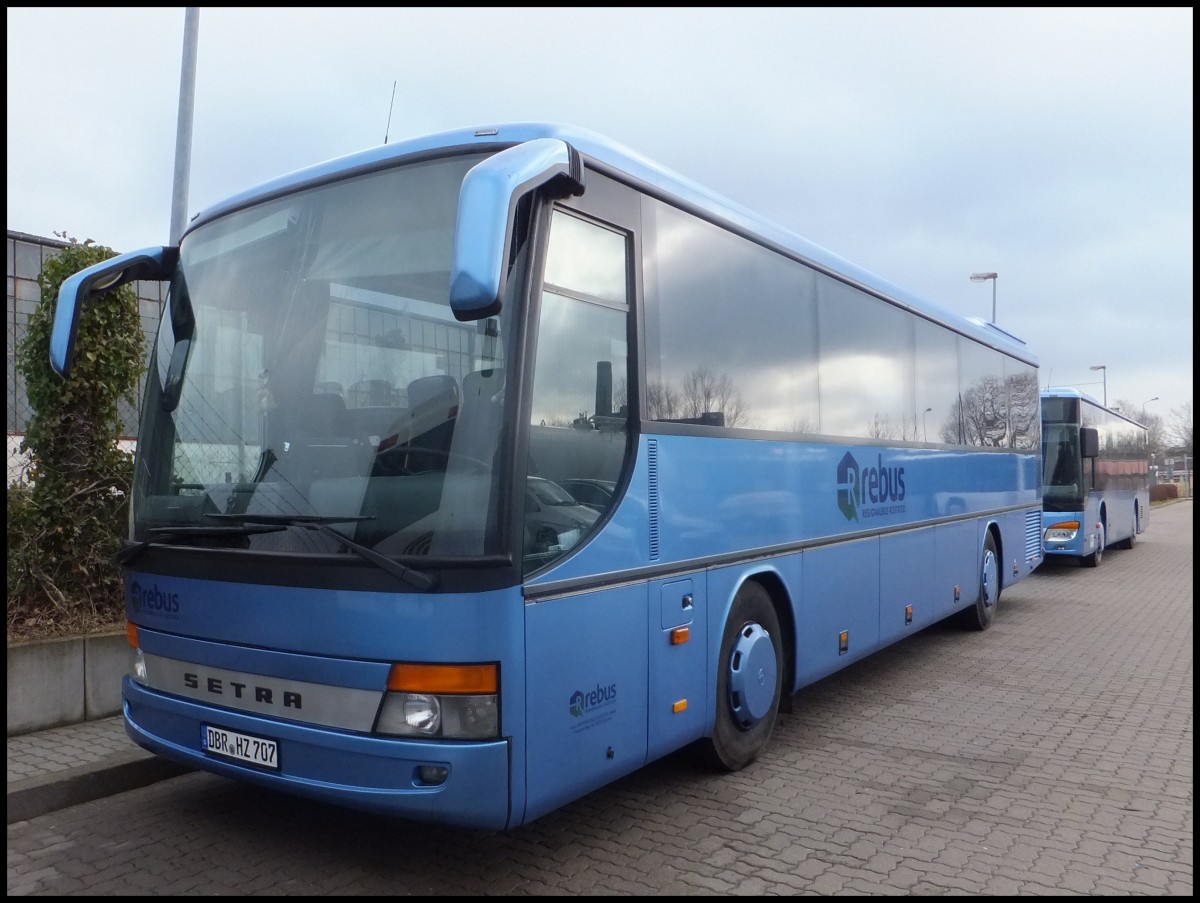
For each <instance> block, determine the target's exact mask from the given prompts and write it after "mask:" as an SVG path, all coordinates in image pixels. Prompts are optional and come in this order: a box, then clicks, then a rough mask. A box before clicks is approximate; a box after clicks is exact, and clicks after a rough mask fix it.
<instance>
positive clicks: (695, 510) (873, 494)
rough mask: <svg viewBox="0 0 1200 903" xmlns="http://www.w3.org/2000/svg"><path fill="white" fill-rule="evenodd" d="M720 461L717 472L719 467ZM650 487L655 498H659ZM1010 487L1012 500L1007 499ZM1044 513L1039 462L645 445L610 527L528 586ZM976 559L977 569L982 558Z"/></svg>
mask: <svg viewBox="0 0 1200 903" xmlns="http://www.w3.org/2000/svg"><path fill="white" fill-rule="evenodd" d="M650 443H653V444H654V452H653V454H650V453H649V451H648V445H649V444H650ZM652 457H653V458H656V460H657V466H656V467H655V468H654V472H653V473H651V472H650V471H651V468H650V466H649V465H648V463H647V462H648V460H649V459H650V458H652ZM714 460H718V461H720V462H721V464H720V466H719V467H717V468H714V467H713V465H712V462H713V461H714ZM874 474H879V477H878V479H876V477H875V476H874ZM780 475H782V477H783V478H782V480H780ZM855 480H857V481H859V482H858V485H860V486H861V487H862V489H861V492H860V495H859V496H858V499H857V501H855V497H854V496H853V492H852V489H851V487H852V486H853V485H855V484H854V481H855ZM651 486H656V487H657V492H656V497H657V498H652V490H651ZM1005 486H1012V487H1014V488H1012V489H1002V488H1000V487H1005ZM868 487H870V488H868ZM658 499H661V500H662V501H661V502H660V501H658ZM671 500H674V501H671ZM1040 506H1041V498H1040V495H1039V488H1038V460H1037V456H1036V454H1034V453H1032V452H1031V453H1030V454H1028V455H1012V454H1003V453H996V452H989V451H984V450H980V451H977V452H974V451H966V452H964V451H956V452H954V453H947V452H944V451H940V450H935V449H922V448H887V449H882V450H880V449H875V448H865V447H859V446H847V445H840V444H824V443H815V442H785V441H777V440H771V439H753V440H750V439H747V440H735V439H728V438H709V437H685V436H649V437H647V436H643V437H642V438H641V447H640V448H639V450H638V459H637V464H636V468H635V471H634V474H633V479H632V481H631V485H630V487H629V491H628V493H627V494H626V496H625V497H624V499H623V500H622V502H621V506H620V508H619V509H618V510H617V511H616V512H615V514H614V515H613V518H612V520H611V521H610V522H609V523H608V524H607V525H606V526H605V528H604V530H603V531H602V532H601V533H600V534H599V535H597V536H595V537H593V538H592V540H591V541H590V542H589V543H587V544H586V545H584V546H582V547H581V548H580V549H579V550H578V552H577V553H576V554H575V555H573V556H571V557H570V558H567V559H566V560H564V561H562V562H561V563H559V564H558V565H557V566H555V567H554V568H552V569H551V570H549V571H547V572H545V573H542V574H538V575H537V576H536V577H534V578H532V579H531V580H529V581H528V583H527V586H528V587H529V588H530V589H531V590H534V591H536V590H537V589H538V588H539V587H543V586H546V585H554V584H557V583H560V582H562V581H565V580H572V579H581V578H586V577H588V576H594V575H598V574H599V575H602V574H609V573H611V574H618V573H620V572H623V571H627V570H633V569H636V568H638V567H647V566H652V565H654V564H655V563H658V562H662V563H665V562H677V563H680V565H681V567H680V569H681V570H682V569H686V564H687V562H689V561H693V560H699V559H706V558H719V557H720V556H723V555H736V554H737V553H739V552H742V553H747V552H759V551H771V550H774V551H777V552H780V553H782V552H786V551H793V550H798V549H799V548H801V547H807V546H815V545H818V544H819V545H829V544H832V543H836V542H844V541H848V540H852V539H855V538H858V537H861V536H864V535H869V534H874V533H878V532H890V531H895V530H898V529H902V528H904V527H906V526H909V525H911V526H919V525H928V526H932V525H933V523H934V522H935V521H936V520H938V519H941V518H949V517H962V516H969V515H972V514H981V513H985V512H996V511H1003V510H1004V509H1021V508H1038V509H1039V512H1040ZM1022 516H1023V515H1022ZM1039 517H1040V513H1039ZM980 540H981V537H980ZM655 550H657V554H655ZM1013 551H1014V553H1015V552H1016V550H1015V549H1014V550H1013ZM970 557H971V559H972V561H974V558H975V556H974V554H972V555H971V556H970Z"/></svg>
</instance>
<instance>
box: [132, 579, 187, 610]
mask: <svg viewBox="0 0 1200 903" xmlns="http://www.w3.org/2000/svg"><path fill="white" fill-rule="evenodd" d="M129 604H130V605H131V606H132V607H133V610H134V612H135V613H136V614H141V613H142V612H153V613H155V614H165V615H175V614H179V594H178V593H165V592H163V591H162V590H160V589H159V588H158V586H151V587H149V588H147V589H143V588H142V586H141V584H140V583H138V582H137V581H134V582H133V583H132V584H130V586H129Z"/></svg>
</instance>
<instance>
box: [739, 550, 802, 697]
mask: <svg viewBox="0 0 1200 903" xmlns="http://www.w3.org/2000/svg"><path fill="white" fill-rule="evenodd" d="M747 583H757V584H758V585H759V586H761V587H762V588H763V589H764V590H765V591H766V593H767V595H768V596H770V598H771V605H772V606H773V607H774V608H775V616H776V617H777V618H779V630H780V632H781V633H782V636H781V637H780V638H779V641H780V644H781V645H782V647H783V692H782V693H781V696H780V700H779V710H780V711H781V712H791V710H792V696H793V695H794V693H795V689H794V688H795V684H796V613H795V606H794V605H793V603H792V597H791V594H790V593H789V592H788V590H787V586H786V584H784V582H783V578H782V577H781V576H780V575H779V573H778V572H777V571H775V570H773V569H770V568H764V569H762V570H758V571H750V572H747V573H746V574H745V575H743V577H742V579H741V580H739V581H738V583H737V585H736V586H734V588H733V592H732V594H731V595H730V597H729V599H728V600H727V601H726V605H725V618H726V619H728V617H729V612H730V611H731V610H732V608H733V600H734V598H736V597H737V594H738V592H739V591H740V590H741V588H742V587H743V586H744V585H745V584H747ZM722 623H724V622H722Z"/></svg>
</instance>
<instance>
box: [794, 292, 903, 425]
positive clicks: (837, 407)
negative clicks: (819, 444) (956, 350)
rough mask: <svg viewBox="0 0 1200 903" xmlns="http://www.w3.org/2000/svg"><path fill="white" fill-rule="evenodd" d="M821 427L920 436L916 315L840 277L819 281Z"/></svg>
mask: <svg viewBox="0 0 1200 903" xmlns="http://www.w3.org/2000/svg"><path fill="white" fill-rule="evenodd" d="M817 293H818V299H819V322H820V348H821V401H822V404H821V431H822V432H824V433H830V434H833V435H842V436H858V437H863V438H875V439H898V440H907V441H912V440H914V439H919V438H920V437H919V435H918V432H919V430H918V429H917V426H916V412H915V410H914V407H915V405H914V402H913V364H912V360H913V338H912V328H913V327H912V323H911V319H910V318H909V317H908V316H907V315H906V314H905V313H904V312H903V311H901V310H900V309H899V308H896V307H893V306H892V305H890V304H887V303H885V302H883V301H880V300H879V299H877V298H872V297H870V296H869V295H865V294H863V293H862V292H860V291H857V290H856V289H853V288H851V287H850V286H847V285H845V284H843V283H841V282H838V281H837V280H835V279H830V278H827V277H820V278H818V281H817Z"/></svg>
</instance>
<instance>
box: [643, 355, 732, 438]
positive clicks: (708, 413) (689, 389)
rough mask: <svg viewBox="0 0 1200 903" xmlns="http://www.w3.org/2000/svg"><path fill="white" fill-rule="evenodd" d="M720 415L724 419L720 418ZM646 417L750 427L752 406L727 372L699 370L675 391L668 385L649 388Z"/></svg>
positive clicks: (705, 368)
mask: <svg viewBox="0 0 1200 903" xmlns="http://www.w3.org/2000/svg"><path fill="white" fill-rule="evenodd" d="M717 415H720V416H717ZM646 416H647V417H648V418H649V419H651V420H675V421H686V422H695V423H699V422H712V423H719V424H721V425H724V426H729V427H734V426H742V427H744V426H748V425H749V422H750V418H749V405H747V404H746V402H745V401H743V400H742V396H741V394H740V393H739V392H738V391H737V389H736V388H734V385H733V380H732V379H730V378H729V374H727V373H714V372H713V371H712V370H709V369H708V368H707V367H697V368H696V369H695V370H693V371H691V372H690V373H688V375H687V376H685V377H684V378H683V386H682V387H681V388H680V389H675V388H674V387H673V386H671V385H669V384H668V383H665V382H652V383H649V384H648V385H647V386H646Z"/></svg>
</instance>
